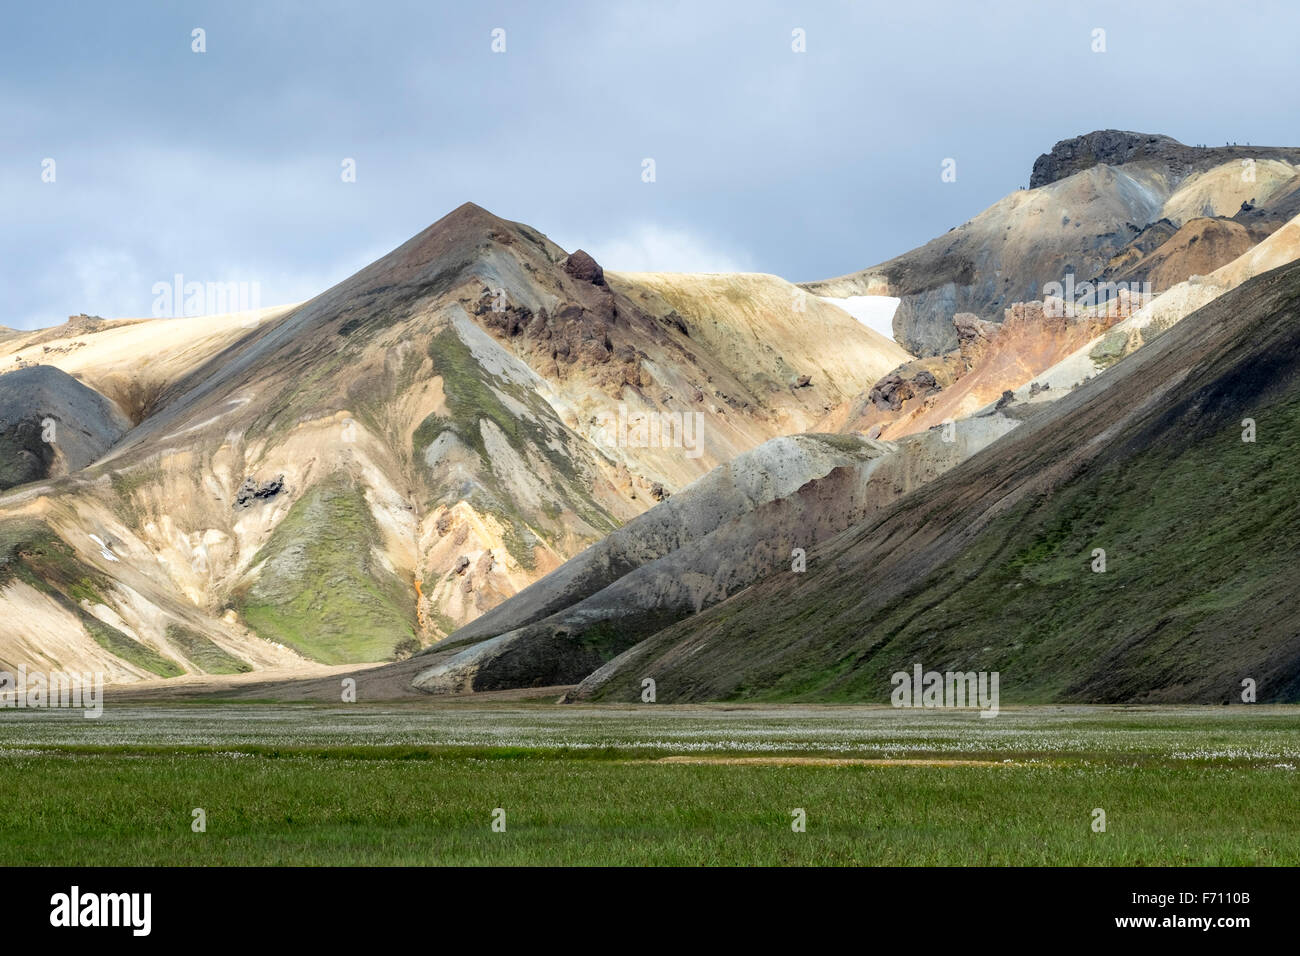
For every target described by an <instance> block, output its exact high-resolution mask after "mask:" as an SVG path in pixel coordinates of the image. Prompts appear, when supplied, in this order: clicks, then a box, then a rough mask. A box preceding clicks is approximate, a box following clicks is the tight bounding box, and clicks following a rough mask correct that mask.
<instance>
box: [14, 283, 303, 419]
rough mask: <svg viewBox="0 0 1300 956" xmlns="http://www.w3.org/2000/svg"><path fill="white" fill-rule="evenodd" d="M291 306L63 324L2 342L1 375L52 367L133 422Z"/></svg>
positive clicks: (287, 310)
mask: <svg viewBox="0 0 1300 956" xmlns="http://www.w3.org/2000/svg"><path fill="white" fill-rule="evenodd" d="M297 308H298V305H296V304H291V305H279V306H272V307H269V308H265V309H258V310H255V311H249V312H231V313H225V314H220V315H197V316H186V317H184V318H177V319H128V318H124V319H106V320H101V321H99V322H95V323H94V324H93V326H92V328H91V329H90V330H87V329H86V327H85V326H84V325H81V324H79V323H77V322H76V321H72V320H70V321H69V322H67V323H65V324H64V325H62V326H55V327H52V328H49V329H39V330H36V331H33V332H29V333H24V334H21V335H20V336H18V337H15V338H10V339H6V340H3V343H2V344H0V370H3V371H8V370H9V369H10V368H14V367H16V366H18V365H21V364H29V365H53V366H54V367H55V368H59V369H62V370H63V371H65V372H67V373H68V374H69V375H73V376H75V377H76V378H78V379H80V380H81V381H82V382H84V383H85V384H87V385H89V386H90V387H91V388H93V389H94V390H95V391H97V392H99V393H100V394H102V395H105V396H107V397H108V398H111V399H112V400H113V401H115V402H117V404H118V405H119V406H120V407H121V408H122V409H123V410H124V411H126V412H127V413H128V414H129V415H131V416H132V418H133V419H134V420H135V421H136V422H138V421H139V420H140V419H141V418H143V417H144V415H145V414H147V413H148V412H149V411H150V410H151V407H152V404H153V402H154V401H155V400H156V398H157V396H158V395H159V394H161V393H162V391H163V390H164V389H166V388H167V387H168V386H169V385H171V384H173V383H175V382H177V381H179V380H180V379H181V378H183V377H184V376H185V375H187V374H189V373H191V372H193V371H194V370H195V369H197V368H198V367H200V366H201V365H202V364H203V363H204V362H207V361H209V360H210V359H211V358H212V357H213V356H215V355H217V354H218V353H219V352H220V351H221V350H222V349H224V348H226V347H228V346H230V345H231V344H233V343H235V342H237V341H238V340H240V339H241V338H244V337H245V336H248V335H249V334H251V333H252V332H255V331H256V330H257V329H259V328H262V327H264V326H266V325H269V324H274V323H276V322H278V321H279V320H280V319H282V318H284V316H286V315H288V314H289V313H290V312H292V311H293V310H295V309H297Z"/></svg>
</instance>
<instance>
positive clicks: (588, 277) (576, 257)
mask: <svg viewBox="0 0 1300 956" xmlns="http://www.w3.org/2000/svg"><path fill="white" fill-rule="evenodd" d="M564 271H565V272H567V273H568V274H569V275H571V276H573V277H574V278H575V279H578V280H580V281H582V282H590V283H591V284H592V285H604V284H605V270H604V269H602V268H601V267H600V263H598V262H597V261H596V260H595V259H593V258H591V256H590V255H588V254H587V253H586V252H584V251H583V250H582V249H575V250H573V252H571V253H569V258H567V259H565V260H564Z"/></svg>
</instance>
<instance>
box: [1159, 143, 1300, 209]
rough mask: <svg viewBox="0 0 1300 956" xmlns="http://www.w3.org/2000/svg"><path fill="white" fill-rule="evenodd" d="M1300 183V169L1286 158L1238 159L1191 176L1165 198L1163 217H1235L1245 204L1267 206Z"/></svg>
mask: <svg viewBox="0 0 1300 956" xmlns="http://www.w3.org/2000/svg"><path fill="white" fill-rule="evenodd" d="M1297 183H1300V170H1298V169H1297V168H1296V167H1294V166H1292V165H1291V164H1290V163H1288V162H1286V161H1285V160H1280V159H1262V160H1258V161H1256V162H1253V163H1251V164H1249V165H1247V164H1243V162H1242V161H1240V160H1237V161H1233V162H1229V163H1224V164H1222V165H1220V166H1215V167H1214V168H1213V169H1207V170H1205V171H1204V172H1199V173H1193V174H1192V175H1191V176H1188V177H1187V179H1185V180H1184V181H1183V182H1182V183H1180V184H1179V186H1178V188H1177V189H1176V190H1174V192H1173V194H1172V195H1171V196H1170V197H1169V198H1168V199H1167V200H1166V201H1165V204H1164V207H1163V208H1162V209H1161V216H1162V217H1163V218H1166V219H1169V220H1170V221H1172V222H1174V223H1175V224H1177V225H1182V224H1183V223H1185V222H1187V221H1188V220H1190V219H1196V218H1198V217H1202V216H1209V217H1213V216H1235V215H1236V214H1237V213H1238V211H1240V209H1241V204H1242V203H1245V202H1249V203H1251V204H1252V205H1267V204H1268V203H1269V201H1270V200H1272V199H1274V198H1276V197H1278V196H1281V195H1283V194H1285V193H1287V192H1290V191H1291V190H1292V189H1294V188H1295V187H1296V184H1297Z"/></svg>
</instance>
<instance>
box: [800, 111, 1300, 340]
mask: <svg viewBox="0 0 1300 956" xmlns="http://www.w3.org/2000/svg"><path fill="white" fill-rule="evenodd" d="M1245 161H1248V163H1249V164H1248V165H1246V166H1243V162H1245ZM1298 164H1300V148H1283V147H1246V146H1232V147H1215V148H1203V147H1191V146H1184V145H1183V144H1181V143H1178V142H1177V141H1176V140H1173V139H1170V138H1169V137H1166V136H1148V135H1146V134H1139V133H1129V132H1123V131H1117V130H1101V131H1097V132H1093V133H1089V134H1086V135H1084V136H1080V137H1076V138H1074V139H1070V140H1063V141H1062V142H1060V143H1057V144H1056V146H1054V147H1053V148H1052V150H1051V152H1050V153H1047V154H1044V155H1043V156H1040V157H1039V159H1038V160H1037V161H1036V162H1035V164H1034V174H1033V177H1032V178H1031V180H1030V187H1031V188H1029V189H1027V190H1020V191H1017V192H1014V193H1012V194H1011V195H1009V196H1007V197H1006V198H1004V199H1002V200H1001V201H999V202H997V203H995V204H994V205H993V206H991V207H989V208H988V209H986V210H985V211H984V212H982V213H980V214H979V215H977V216H976V217H975V218H973V219H971V220H970V221H968V222H965V223H963V224H962V225H960V226H957V227H955V228H954V229H953V230H951V231H950V232H948V233H947V234H946V235H943V236H940V237H939V238H937V239H933V240H931V241H930V242H928V243H926V244H925V245H923V246H921V247H920V248H918V249H914V250H912V251H910V252H906V253H904V254H903V255H901V256H898V257H896V258H894V259H891V260H889V261H888V262H884V263H881V264H880V265H877V266H873V267H871V268H869V269H865V270H863V271H861V272H855V273H852V274H850V275H846V276H841V277H839V278H836V279H827V280H822V281H818V282H810V283H805V284H804V288H806V289H808V291H810V292H812V293H814V294H816V295H819V296H830V297H836V298H848V297H854V296H868V295H870V296H892V297H896V298H898V299H899V300H900V302H899V305H898V307H897V311H896V312H895V313H894V317H893V329H894V339H895V340H896V341H897V342H899V343H900V344H901V345H902V346H903V347H904V348H906V349H907V350H908V351H909V352H911V353H912V354H914V355H917V356H922V357H923V356H931V355H938V354H942V353H944V352H948V351H951V350H953V349H955V348H956V347H957V344H958V343H957V336H956V332H955V330H954V329H953V326H952V317H953V316H954V315H956V314H958V313H971V314H974V315H975V316H977V317H979V318H981V319H984V320H997V319H999V318H1000V317H1001V315H1002V313H1003V312H1004V310H1006V309H1007V308H1009V307H1010V306H1011V305H1012V304H1014V303H1016V302H1024V301H1033V300H1036V299H1041V298H1043V296H1044V294H1045V289H1046V288H1047V287H1048V286H1049V284H1051V283H1058V284H1059V283H1064V282H1065V277H1066V276H1067V275H1070V276H1073V277H1074V281H1075V282H1076V283H1078V284H1080V285H1081V284H1082V283H1084V282H1085V281H1094V280H1097V279H1100V278H1101V277H1102V276H1103V274H1104V273H1105V272H1106V270H1107V268H1108V266H1110V264H1111V262H1112V260H1114V259H1115V258H1116V257H1117V256H1121V255H1123V254H1124V253H1125V252H1126V251H1127V252H1132V250H1133V248H1134V247H1133V243H1134V242H1135V241H1136V240H1137V239H1138V238H1139V237H1140V236H1142V234H1143V232H1144V230H1147V229H1148V228H1150V227H1151V226H1152V225H1153V224H1157V223H1160V222H1161V221H1162V220H1168V222H1169V225H1170V227H1172V230H1173V231H1176V230H1177V229H1179V228H1180V227H1182V226H1184V225H1185V224H1187V223H1188V222H1189V221H1190V220H1192V219H1196V218H1204V217H1231V218H1233V219H1234V220H1236V219H1237V217H1238V216H1240V217H1242V219H1243V220H1244V221H1243V223H1242V224H1243V225H1245V224H1246V223H1247V222H1248V223H1249V224H1250V227H1251V228H1254V229H1255V230H1256V234H1257V238H1256V241H1258V238H1262V236H1263V235H1266V234H1267V233H1268V232H1269V231H1271V230H1273V229H1276V228H1278V227H1280V226H1281V225H1282V224H1283V223H1285V222H1286V221H1288V220H1290V219H1292V218H1294V216H1295V215H1296V212H1295V211H1293V210H1294V208H1295V204H1296V203H1297V202H1298V201H1300V169H1297V168H1296V166H1297V165H1298ZM1169 236H1172V231H1171V232H1170V234H1169ZM1169 236H1166V238H1168V237H1169ZM1187 238H1190V237H1187ZM1184 241H1186V240H1184ZM1224 255H1227V253H1226V252H1225V253H1224ZM1164 258H1165V259H1166V260H1167V259H1168V258H1169V257H1168V255H1167V254H1166V256H1165V257H1164ZM1220 264H1221V263H1220ZM1189 267H1191V264H1190V263H1189ZM1151 271H1153V269H1152V268H1146V267H1142V266H1139V265H1137V264H1136V263H1132V262H1131V263H1130V269H1129V273H1130V274H1132V275H1134V276H1136V277H1140V278H1141V279H1142V281H1152V280H1151V277H1150V276H1149V275H1148V274H1147V273H1149V272H1151ZM1188 275H1190V273H1188V274H1185V275H1177V274H1176V273H1174V272H1171V270H1170V269H1169V268H1168V265H1167V262H1166V263H1165V268H1164V269H1163V270H1161V272H1160V274H1159V276H1158V278H1159V281H1162V282H1171V281H1181V279H1185V278H1187V277H1188ZM1153 291H1154V290H1153Z"/></svg>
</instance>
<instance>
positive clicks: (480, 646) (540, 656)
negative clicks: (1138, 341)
mask: <svg viewBox="0 0 1300 956" xmlns="http://www.w3.org/2000/svg"><path fill="white" fill-rule="evenodd" d="M1017 424H1019V422H1018V421H1017V420H1016V419H1013V418H1010V417H1006V416H1003V415H994V416H989V417H987V418H982V419H972V420H969V421H964V422H961V423H959V425H956V426H954V428H953V430H952V434H950V435H949V434H941V433H940V432H933V433H930V434H927V435H919V436H913V437H912V438H911V439H909V440H908V441H907V442H905V443H903V444H895V443H890V442H877V441H873V440H870V439H865V438H860V437H854V436H845V435H816V434H813V435H799V436H794V437H791V438H776V439H773V440H771V441H769V442H766V443H764V444H763V445H760V446H759V447H758V448H757V449H755V450H753V451H751V452H747V453H746V454H743V455H740V456H738V457H737V458H736V459H735V460H733V461H732V462H729V463H728V464H726V465H721V466H719V467H718V468H716V469H714V471H712V472H710V473H709V474H708V475H706V476H705V477H703V478H701V479H700V480H698V481H696V482H695V483H694V484H692V485H691V486H690V487H688V488H687V489H686V490H685V491H683V492H682V493H681V494H679V495H675V496H674V497H673V498H672V499H670V500H669V501H666V502H664V503H663V504H661V505H659V506H658V507H656V508H653V509H651V510H650V511H649V512H647V513H646V514H644V515H641V516H640V517H638V518H636V519H634V520H632V521H630V522H628V523H627V524H626V525H624V526H623V527H622V528H620V529H619V530H618V531H616V532H614V533H613V534H611V535H610V536H608V537H607V538H605V539H604V540H603V541H601V542H600V543H599V544H596V545H593V546H592V547H590V548H588V549H587V550H586V551H584V552H582V553H581V554H580V555H578V556H576V557H574V558H572V559H571V560H570V561H568V562H567V563H565V564H564V565H562V566H561V567H560V568H559V569H557V570H556V571H554V572H552V573H551V574H550V575H548V576H547V577H545V578H543V579H542V580H541V581H538V582H537V583H535V584H533V585H532V586H531V587H529V588H527V589H526V590H525V591H523V592H522V593H520V594H519V595H517V596H516V597H515V598H513V599H512V600H510V601H507V602H506V603H505V604H503V605H501V606H499V607H497V608H495V609H494V610H493V611H490V612H488V613H487V614H484V615H483V616H482V617H480V618H479V619H478V620H476V621H474V622H472V623H471V624H469V625H467V626H465V627H463V628H461V629H460V630H458V631H457V632H456V633H455V634H454V635H453V637H452V638H451V639H450V640H448V641H447V642H445V643H444V644H441V645H439V646H438V650H439V652H447V651H449V650H454V649H455V648H458V647H463V646H464V645H466V644H469V645H471V646H469V647H464V649H463V650H460V651H459V652H456V653H453V654H452V655H451V656H450V657H447V656H445V654H443V653H440V657H441V659H440V660H439V661H438V662H437V663H436V664H432V665H431V666H430V667H428V668H427V669H425V670H423V671H421V672H420V673H419V674H417V675H416V677H415V679H414V681H413V683H414V686H416V687H417V688H419V689H421V690H424V691H428V692H430V693H462V692H465V691H471V690H476V691H477V690H494V689H500V688H510V687H519V686H529V685H554V684H566V683H576V682H577V681H579V680H581V679H582V678H583V677H584V676H586V675H587V674H589V673H591V672H592V671H593V670H595V669H596V668H598V667H600V666H601V665H602V664H603V663H604V662H606V661H608V660H609V659H610V658H612V657H614V656H615V655H616V654H618V653H620V652H622V651H624V650H626V649H628V648H630V647H632V646H633V645H635V644H636V643H637V642H638V641H640V640H641V639H643V638H646V637H649V636H650V635H651V634H653V633H655V632H657V631H659V630H661V629H662V628H664V627H665V626H667V625H668V624H670V623H672V622H675V621H680V620H683V619H685V618H687V617H689V616H691V615H693V614H697V613H699V612H700V610H701V609H702V608H706V607H710V606H712V605H713V604H716V603H717V602H718V601H721V600H723V599H725V598H726V597H727V596H728V595H731V594H734V593H736V592H738V591H740V590H742V589H744V588H746V587H748V586H749V585H750V584H752V583H753V582H755V581H756V580H759V579H760V578H762V577H765V576H767V575H769V574H772V573H774V572H776V571H778V570H779V569H782V568H790V567H796V566H798V565H799V564H800V563H801V562H802V560H803V558H802V555H803V554H805V553H806V551H807V549H809V548H811V547H813V546H814V545H816V544H818V543H819V542H821V541H823V540H825V539H826V538H828V537H830V536H831V535H833V534H835V533H837V532H839V531H841V530H843V529H844V528H846V527H848V526H849V525H850V524H851V523H853V522H855V521H858V520H861V519H862V518H863V517H865V516H866V515H868V514H871V513H873V512H874V511H876V510H878V509H880V508H882V507H883V506H885V505H886V504H888V503H889V502H891V501H893V500H894V499H896V498H898V497H899V496H901V495H903V494H905V493H907V492H908V491H911V490H912V489H914V488H917V487H919V486H920V485H921V484H923V483H924V482H926V481H929V480H931V479H933V478H934V477H935V476H936V475H938V474H941V473H942V472H944V471H946V470H947V469H948V468H951V467H952V466H953V465H955V464H957V463H958V462H960V461H962V460H963V459H965V458H966V457H968V456H969V455H971V454H972V453H973V452H974V451H976V450H977V449H979V448H982V447H984V446H985V445H987V444H988V443H990V442H992V441H993V440H995V439H996V438H997V437H999V436H1000V435H1002V434H1005V433H1006V432H1007V431H1008V430H1010V429H1011V428H1014V427H1015V426H1016V425H1017Z"/></svg>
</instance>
